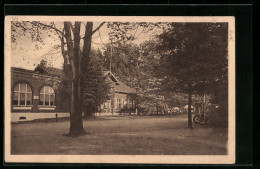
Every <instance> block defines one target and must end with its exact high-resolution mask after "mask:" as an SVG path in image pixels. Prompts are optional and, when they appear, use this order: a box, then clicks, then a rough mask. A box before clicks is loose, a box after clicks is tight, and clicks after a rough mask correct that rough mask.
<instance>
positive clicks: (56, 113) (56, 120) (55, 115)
mask: <svg viewBox="0 0 260 169" xmlns="http://www.w3.org/2000/svg"><path fill="white" fill-rule="evenodd" d="M55 116H56V122H57V121H58V113H56V114H55Z"/></svg>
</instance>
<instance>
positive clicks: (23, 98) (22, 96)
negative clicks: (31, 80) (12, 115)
mask: <svg viewBox="0 0 260 169" xmlns="http://www.w3.org/2000/svg"><path fill="white" fill-rule="evenodd" d="M20 105H25V93H20Z"/></svg>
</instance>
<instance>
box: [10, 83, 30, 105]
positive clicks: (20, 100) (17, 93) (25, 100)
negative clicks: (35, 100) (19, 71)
mask: <svg viewBox="0 0 260 169" xmlns="http://www.w3.org/2000/svg"><path fill="white" fill-rule="evenodd" d="M13 105H16V106H30V105H32V89H31V88H30V86H29V85H28V84H26V83H18V84H17V85H15V86H14V95H13Z"/></svg>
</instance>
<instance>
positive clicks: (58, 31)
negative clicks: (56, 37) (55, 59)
mask: <svg viewBox="0 0 260 169" xmlns="http://www.w3.org/2000/svg"><path fill="white" fill-rule="evenodd" d="M31 23H32V24H34V23H37V24H39V25H42V26H44V27H48V28H51V29H54V30H55V31H56V32H57V33H60V34H63V32H62V31H61V30H59V29H57V28H55V27H53V26H51V25H46V24H43V23H41V22H35V21H34V22H31Z"/></svg>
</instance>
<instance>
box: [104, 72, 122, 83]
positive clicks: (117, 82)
mask: <svg viewBox="0 0 260 169" xmlns="http://www.w3.org/2000/svg"><path fill="white" fill-rule="evenodd" d="M108 73H109V74H110V75H111V76H113V78H114V79H115V80H116V82H117V83H118V84H119V85H120V82H119V80H117V78H116V77H115V75H114V74H113V73H112V72H111V71H106V72H105V74H104V75H107V74H108Z"/></svg>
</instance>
